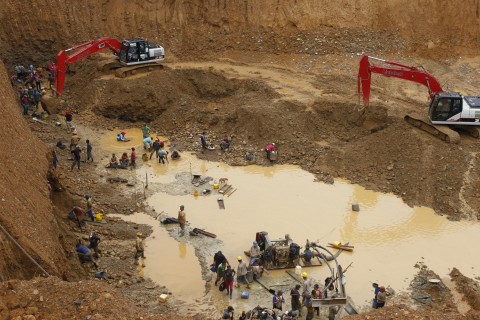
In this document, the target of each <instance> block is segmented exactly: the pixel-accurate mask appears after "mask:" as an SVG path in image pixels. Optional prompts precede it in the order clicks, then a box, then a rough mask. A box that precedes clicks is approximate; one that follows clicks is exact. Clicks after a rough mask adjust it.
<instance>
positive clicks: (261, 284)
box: [253, 279, 275, 295]
mask: <svg viewBox="0 0 480 320" xmlns="http://www.w3.org/2000/svg"><path fill="white" fill-rule="evenodd" d="M253 281H255V282H256V283H258V284H259V285H260V286H261V287H262V288H263V289H265V290H267V291H268V292H270V293H271V294H273V295H274V294H275V290H273V289H269V288H267V287H266V286H265V285H264V284H263V283H261V282H260V281H258V280H257V279H253Z"/></svg>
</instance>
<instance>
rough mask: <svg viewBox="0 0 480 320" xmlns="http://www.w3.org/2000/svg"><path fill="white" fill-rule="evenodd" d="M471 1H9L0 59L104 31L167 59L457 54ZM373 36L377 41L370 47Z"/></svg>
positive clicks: (48, 50) (471, 40)
mask: <svg viewBox="0 0 480 320" xmlns="http://www.w3.org/2000/svg"><path fill="white" fill-rule="evenodd" d="M479 6H480V4H479V1H478V0H469V1H458V0H455V1H441V3H438V1H432V0H430V1H422V2H418V3H408V5H405V1H401V0H388V1H375V0H355V1H348V0H342V1H333V2H332V1H328V0H303V1H297V0H283V1H273V0H267V1H228V0H209V1H202V2H198V1H193V0H190V1H181V2H179V1H141V0H134V1H126V0H116V1H112V0H110V1H109V0H104V1H96V0H88V1H83V2H78V1H72V0H68V1H65V2H58V1H53V0H44V1H38V0H33V1H27V0H18V1H7V2H6V3H5V4H4V5H3V6H2V8H0V40H1V41H2V43H4V44H5V45H4V46H2V47H1V48H0V53H1V54H2V56H3V57H4V60H5V61H6V63H7V64H8V65H12V64H14V63H15V62H17V61H18V62H22V63H24V62H25V61H32V62H34V63H37V64H38V63H46V62H48V61H51V60H53V59H55V57H56V53H57V52H58V51H59V50H60V49H66V48H69V47H71V46H72V45H75V44H79V43H82V42H84V41H88V40H92V39H97V38H99V37H104V36H109V37H115V38H120V39H121V38H129V37H138V36H141V37H145V38H148V39H150V40H151V41H152V42H158V43H161V44H162V45H164V46H165V47H166V49H167V55H168V56H169V57H170V58H172V56H174V55H186V56H192V55H194V56H195V55H202V54H205V51H210V50H211V51H218V50H256V51H257V50H258V51H264V52H281V53H285V52H288V53H290V52H308V53H311V54H324V53H335V52H342V51H344V52H351V50H352V48H351V47H350V46H349V43H350V42H351V41H352V39H356V40H358V39H362V43H363V49H362V50H363V51H365V52H372V51H376V50H393V51H398V50H401V49H408V50H413V51H423V50H427V51H426V52H428V49H433V48H435V47H438V46H440V47H442V46H443V47H448V48H449V50H448V51H449V52H450V53H457V52H459V51H461V50H462V49H465V48H467V49H475V48H478V43H479V42H478V34H479V28H480V26H479V23H478V22H479V10H480V9H479ZM27 17H35V19H28V18H27ZM399 38H401V39H403V40H404V41H405V42H406V43H405V44H402V43H401V42H402V41H400V40H399ZM376 39H382V41H381V42H382V43H381V45H373V44H374V43H375V41H376ZM302 40H303V41H302ZM452 48H454V50H453V51H455V52H452Z"/></svg>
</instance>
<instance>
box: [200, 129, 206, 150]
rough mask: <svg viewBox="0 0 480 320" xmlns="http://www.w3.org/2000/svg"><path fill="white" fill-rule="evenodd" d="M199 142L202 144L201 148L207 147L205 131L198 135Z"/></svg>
mask: <svg viewBox="0 0 480 320" xmlns="http://www.w3.org/2000/svg"><path fill="white" fill-rule="evenodd" d="M200 143H201V144H202V149H207V136H206V133H205V131H203V132H202V134H201V135H200Z"/></svg>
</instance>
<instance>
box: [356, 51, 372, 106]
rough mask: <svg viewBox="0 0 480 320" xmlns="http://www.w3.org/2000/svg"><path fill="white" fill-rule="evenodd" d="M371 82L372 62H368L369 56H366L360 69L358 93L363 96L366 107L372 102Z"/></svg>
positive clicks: (361, 62)
mask: <svg viewBox="0 0 480 320" xmlns="http://www.w3.org/2000/svg"><path fill="white" fill-rule="evenodd" d="M370 82H371V73H370V62H369V61H368V56H365V55H364V56H363V57H362V59H361V60H360V67H359V69H358V78H357V86H358V88H357V92H358V94H359V95H360V94H361V95H363V103H364V105H365V106H368V103H369V101H370Z"/></svg>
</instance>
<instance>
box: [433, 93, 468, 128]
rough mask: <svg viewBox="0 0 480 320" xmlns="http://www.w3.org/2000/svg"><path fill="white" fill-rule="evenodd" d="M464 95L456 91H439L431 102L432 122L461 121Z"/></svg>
mask: <svg viewBox="0 0 480 320" xmlns="http://www.w3.org/2000/svg"><path fill="white" fill-rule="evenodd" d="M462 100H463V99H462V96H461V95H460V94H458V93H456V92H438V93H436V94H435V95H434V96H433V99H432V102H431V103H430V110H429V115H430V120H431V121H432V123H443V122H448V123H451V122H452V121H453V122H455V121H459V120H460V118H461V113H462Z"/></svg>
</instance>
